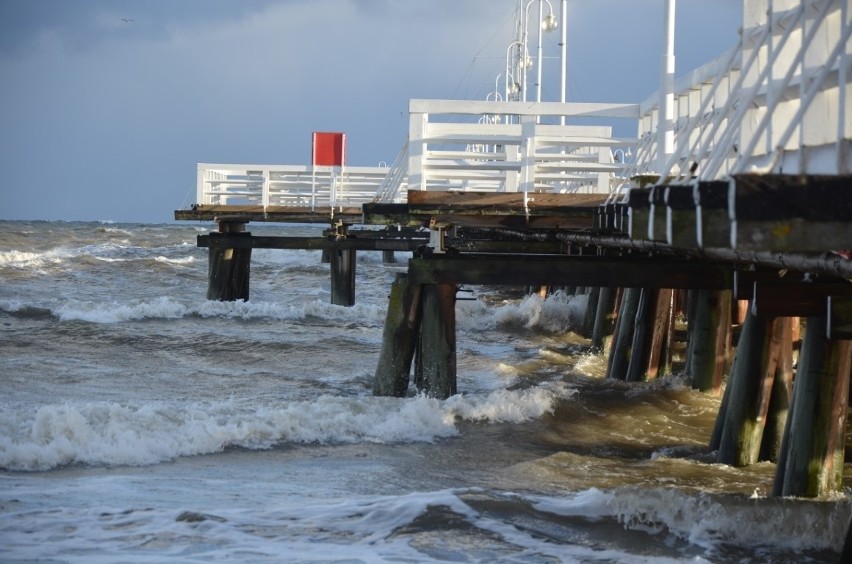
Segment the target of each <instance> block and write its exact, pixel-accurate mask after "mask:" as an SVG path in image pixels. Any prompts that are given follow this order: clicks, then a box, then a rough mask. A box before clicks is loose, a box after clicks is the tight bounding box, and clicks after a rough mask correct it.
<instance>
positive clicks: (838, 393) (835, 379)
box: [773, 317, 852, 497]
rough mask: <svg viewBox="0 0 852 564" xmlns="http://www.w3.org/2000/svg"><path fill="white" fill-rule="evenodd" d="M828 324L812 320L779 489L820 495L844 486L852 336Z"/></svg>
mask: <svg viewBox="0 0 852 564" xmlns="http://www.w3.org/2000/svg"><path fill="white" fill-rule="evenodd" d="M825 324H826V319H825V317H810V318H808V320H807V326H806V327H805V337H804V341H803V343H802V351H801V354H800V356H799V368H798V370H797V371H796V380H795V384H794V391H793V405H792V407H791V409H790V415H789V417H788V419H787V429H786V432H785V437H784V447H783V448H784V452H782V457H781V460H779V463H778V466H777V468H776V475H775V486H774V488H773V492H774V493H775V494H776V495H783V496H805V497H816V496H821V495H825V494H828V493H831V492H836V491H838V490H839V489H840V487H841V483H842V476H843V452H844V432H845V429H846V414H847V403H848V398H849V377H850V371H852V341H841V340H828V339H826V337H825V332H824V330H823V328H824V327H825Z"/></svg>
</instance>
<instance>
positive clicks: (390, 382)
mask: <svg viewBox="0 0 852 564" xmlns="http://www.w3.org/2000/svg"><path fill="white" fill-rule="evenodd" d="M419 330H420V286H417V285H412V284H409V283H408V274H406V273H404V272H400V273H397V275H396V279H395V280H394V282H393V284H392V285H391V293H390V297H389V298H388V311H387V315H386V317H385V328H384V332H383V334H382V350H381V352H380V353H379V363H378V366H377V367H376V376H375V378H374V380H373V395H374V396H393V397H404V396H405V394H406V392H407V391H408V380H409V374H410V373H411V361H412V358H413V357H414V351H415V348H416V345H417V340H418V336H419Z"/></svg>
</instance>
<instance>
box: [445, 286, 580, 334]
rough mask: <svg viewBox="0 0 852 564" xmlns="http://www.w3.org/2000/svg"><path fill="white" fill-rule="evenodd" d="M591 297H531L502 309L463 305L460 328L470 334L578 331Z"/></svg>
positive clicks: (558, 294)
mask: <svg viewBox="0 0 852 564" xmlns="http://www.w3.org/2000/svg"><path fill="white" fill-rule="evenodd" d="M587 302H588V297H587V296H569V295H567V294H565V293H563V292H556V293H554V294H552V295H550V296H548V297H547V298H545V299H542V298H541V297H539V296H538V295H529V296H526V297H524V298H523V299H522V300H520V301H519V302H510V303H507V304H503V305H500V306H496V307H495V306H487V305H486V304H485V303H483V302H480V301H476V302H460V304H459V306H458V307H459V311H460V312H461V313H463V315H460V316H459V319H458V324H459V327H461V328H463V329H467V330H488V329H496V328H500V327H503V328H509V329H511V328H521V327H523V328H525V329H536V330H541V331H547V332H559V331H566V330H568V329H570V328H572V327H576V326H577V325H579V323H580V322H581V321H582V319H583V315H584V314H585V311H586V304H587Z"/></svg>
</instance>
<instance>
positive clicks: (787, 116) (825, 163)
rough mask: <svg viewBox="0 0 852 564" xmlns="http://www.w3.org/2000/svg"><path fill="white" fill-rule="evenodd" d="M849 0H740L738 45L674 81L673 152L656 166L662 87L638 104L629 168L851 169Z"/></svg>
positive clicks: (704, 172) (717, 171)
mask: <svg viewBox="0 0 852 564" xmlns="http://www.w3.org/2000/svg"><path fill="white" fill-rule="evenodd" d="M850 12H852V8H850V2H849V0H747V1H746V2H744V13H743V28H742V32H741V39H740V42H739V44H738V45H736V46H735V47H734V48H733V49H731V50H730V51H728V52H727V53H725V54H723V55H722V56H721V57H719V58H717V59H716V60H714V61H711V62H710V63H708V64H706V65H704V66H702V67H700V68H699V69H696V70H694V71H692V72H691V73H689V74H687V75H685V76H683V77H682V78H681V79H679V80H677V81H676V82H675V86H674V93H675V96H674V110H675V111H674V115H675V122H674V136H675V151H674V153H673V154H672V155H670V156H669V158H668V159H666V164H665V165H664V166H663V167H662V170H660V166H659V164H658V155H657V150H658V141H657V130H658V123H659V96H658V95H654V96H652V97H650V98H648V100H647V101H646V102H644V103H642V104H640V108H641V117H640V120H639V131H638V137H639V150H638V151H637V155H636V160H635V162H634V163H633V167H632V168H631V169H630V170H629V174H631V175H632V174H642V173H648V174H655V173H660V174H661V175H662V176H664V177H665V176H673V177H675V180H676V181H678V180H679V181H687V180H689V179H690V178H691V177H693V176H698V178H700V179H702V180H713V179H723V178H726V177H728V176H730V175H732V174H737V173H741V172H759V173H770V172H774V173H784V174H849V173H850V172H852V151H850V150H849V145H850V140H852V115H850V113H849V112H847V110H846V108H847V107H849V106H850V103H852V87H850V85H849V81H850V80H852V69H850V65H852V41H850V36H852V21H850V18H851V17H852V14H851V13H850Z"/></svg>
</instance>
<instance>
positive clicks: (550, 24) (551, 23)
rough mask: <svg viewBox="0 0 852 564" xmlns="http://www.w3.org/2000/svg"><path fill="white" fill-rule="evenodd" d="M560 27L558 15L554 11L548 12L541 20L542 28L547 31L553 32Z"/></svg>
mask: <svg viewBox="0 0 852 564" xmlns="http://www.w3.org/2000/svg"><path fill="white" fill-rule="evenodd" d="M557 27H559V22H558V21H556V16H554V15H553V13H550V14H547V15H546V16H545V17H544V19H543V20H541V29H543V30H544V31H547V32H551V31H553V30H554V29H556V28H557Z"/></svg>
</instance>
